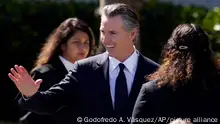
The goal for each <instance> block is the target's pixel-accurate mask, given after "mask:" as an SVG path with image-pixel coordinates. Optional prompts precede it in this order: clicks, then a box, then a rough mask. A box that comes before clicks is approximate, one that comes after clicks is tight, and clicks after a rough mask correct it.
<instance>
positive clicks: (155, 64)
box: [142, 55, 160, 68]
mask: <svg viewBox="0 0 220 124" xmlns="http://www.w3.org/2000/svg"><path fill="white" fill-rule="evenodd" d="M142 56H143V55H142ZM143 58H144V60H145V61H146V62H148V63H150V64H151V65H152V66H153V67H155V68H158V67H159V66H160V64H158V63H156V62H155V61H153V60H152V59H150V58H148V57H146V56H143Z"/></svg>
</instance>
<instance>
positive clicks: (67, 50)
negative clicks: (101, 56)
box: [20, 18, 95, 124]
mask: <svg viewBox="0 0 220 124" xmlns="http://www.w3.org/2000/svg"><path fill="white" fill-rule="evenodd" d="M94 42H95V41H94V35H93V32H92V30H91V29H90V28H89V26H88V25H87V24H85V23H84V22H83V21H81V20H80V19H78V18H69V19H66V20H65V21H64V22H62V23H61V24H60V25H59V26H58V27H57V28H56V29H55V31H53V32H52V33H51V35H50V36H49V38H48V39H47V41H46V43H45V44H44V45H43V47H42V49H41V52H40V54H39V56H38V58H37V60H36V62H35V67H34V68H33V69H32V71H31V75H32V77H33V79H34V80H37V79H43V82H42V84H41V85H40V88H39V91H46V90H47V89H48V88H50V87H51V86H52V85H54V84H56V83H59V82H60V81H61V80H62V79H63V78H64V77H65V75H66V74H67V73H68V71H69V70H71V69H72V68H73V63H74V62H75V61H77V60H80V59H83V58H86V57H88V56H91V55H93V50H94ZM71 110H72V108H69V107H67V106H63V107H62V108H60V109H59V111H57V113H56V114H54V115H38V114H36V113H31V112H27V113H26V112H25V113H26V114H25V115H23V117H21V119H20V121H21V122H22V123H25V124H26V123H28V124H56V123H57V124H61V123H69V122H70V121H71V119H72V116H74V115H72V113H71ZM23 113H24V112H23Z"/></svg>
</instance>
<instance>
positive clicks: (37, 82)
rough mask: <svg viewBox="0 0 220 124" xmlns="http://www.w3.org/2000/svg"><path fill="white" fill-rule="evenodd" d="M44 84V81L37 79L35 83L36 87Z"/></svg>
mask: <svg viewBox="0 0 220 124" xmlns="http://www.w3.org/2000/svg"><path fill="white" fill-rule="evenodd" d="M42 82H43V80H42V79H37V80H36V81H35V85H37V86H39V85H40V84H41V83H42Z"/></svg>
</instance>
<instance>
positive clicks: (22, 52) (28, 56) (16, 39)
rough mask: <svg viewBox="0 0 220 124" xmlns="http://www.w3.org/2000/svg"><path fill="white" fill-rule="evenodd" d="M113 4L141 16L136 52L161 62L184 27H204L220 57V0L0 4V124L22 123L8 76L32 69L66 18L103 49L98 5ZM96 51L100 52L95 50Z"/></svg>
mask: <svg viewBox="0 0 220 124" xmlns="http://www.w3.org/2000/svg"><path fill="white" fill-rule="evenodd" d="M114 2H123V3H127V4H129V5H131V6H132V7H133V8H134V9H136V11H137V12H138V14H139V19H140V37H139V39H140V41H139V42H138V43H137V44H136V45H137V48H138V49H139V50H140V51H141V52H142V53H143V54H144V55H145V56H147V57H149V58H151V59H153V60H155V61H157V62H159V60H160V55H161V54H160V53H161V49H162V47H163V45H164V43H165V42H166V41H167V39H168V38H169V36H170V34H171V32H172V30H173V29H174V28H175V27H176V26H177V25H178V24H180V23H196V24H199V25H201V26H202V27H203V28H204V29H205V30H206V32H207V33H208V34H209V36H210V40H211V42H212V47H213V50H214V52H215V54H216V55H218V57H220V7H219V6H220V0H1V1H0V36H1V37H0V40H1V45H0V53H1V54H2V57H1V63H2V64H1V69H0V72H1V73H0V74H1V76H0V77H1V78H0V84H1V90H0V95H1V97H0V98H1V100H0V122H2V123H6V122H11V123H16V122H18V119H19V118H18V106H17V103H16V101H15V100H14V98H15V97H16V94H17V93H18V90H17V89H16V87H15V86H14V84H13V82H12V81H10V79H9V78H8V76H7V74H8V72H9V69H10V68H11V67H13V65H14V64H19V65H20V64H21V65H23V66H24V67H25V68H27V69H28V71H30V70H31V69H32V67H33V63H34V61H35V60H36V57H37V55H38V53H39V51H40V48H41V47H42V44H43V43H44V42H45V40H46V38H47V37H48V35H49V34H50V33H51V32H52V31H53V30H54V29H55V28H56V27H57V26H58V25H59V24H60V23H61V22H63V21H64V20H65V19H67V18H69V17H74V16H77V17H78V18H80V19H82V20H83V21H85V22H87V23H88V24H89V25H90V27H91V28H92V29H93V31H94V33H95V37H96V45H97V46H99V45H100V44H99V24H100V16H99V15H98V14H97V10H98V8H99V7H102V6H104V5H105V4H110V3H114ZM97 51H98V50H97Z"/></svg>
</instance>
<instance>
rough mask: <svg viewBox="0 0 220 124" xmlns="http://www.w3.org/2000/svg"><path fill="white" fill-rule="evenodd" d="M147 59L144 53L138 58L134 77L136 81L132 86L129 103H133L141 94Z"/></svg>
mask: <svg viewBox="0 0 220 124" xmlns="http://www.w3.org/2000/svg"><path fill="white" fill-rule="evenodd" d="M144 63H145V60H144V58H143V56H142V55H140V56H139V59H138V66H137V70H136V73H135V77H134V81H133V85H132V87H131V92H130V95H129V102H128V103H129V104H130V105H133V104H134V103H135V101H136V98H137V96H138V94H139V89H140V88H141V86H142V84H143V82H144V76H145V74H146V73H145V72H146V67H144V66H145V64H144Z"/></svg>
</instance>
